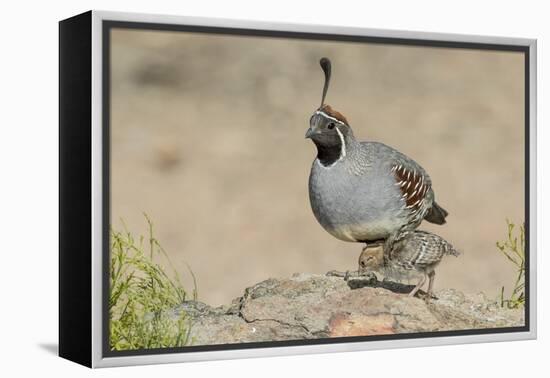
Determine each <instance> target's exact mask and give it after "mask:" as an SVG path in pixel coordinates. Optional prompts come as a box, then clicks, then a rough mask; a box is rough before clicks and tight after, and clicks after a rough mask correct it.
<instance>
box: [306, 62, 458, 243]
mask: <svg viewBox="0 0 550 378" xmlns="http://www.w3.org/2000/svg"><path fill="white" fill-rule="evenodd" d="M320 64H321V67H322V69H323V71H324V73H325V84H324V88H323V96H322V100H321V106H320V107H319V108H318V109H317V110H315V112H314V113H313V115H312V116H311V119H310V121H309V125H310V126H309V129H308V130H307V133H306V138H310V139H311V140H312V141H313V143H315V146H316V147H317V157H316V158H315V160H314V161H313V165H312V167H311V172H310V176H309V199H310V204H311V208H312V210H313V214H314V215H315V218H316V219H317V221H318V222H319V223H320V224H321V226H322V227H323V228H324V229H325V230H326V231H327V232H328V233H330V234H331V235H332V236H334V237H336V238H338V239H340V240H343V241H348V242H360V243H365V244H367V245H369V244H377V243H380V242H383V241H384V240H386V239H387V238H390V237H391V238H395V237H396V235H397V234H398V233H400V232H403V231H408V230H414V229H416V228H417V227H418V226H419V225H420V223H421V222H422V220H423V219H426V220H427V221H428V222H431V223H435V224H444V223H445V217H446V216H447V214H448V213H447V211H445V210H444V209H443V208H442V207H440V206H439V205H438V204H437V203H436V202H435V195H434V191H433V189H432V182H431V180H430V177H429V176H428V174H427V173H426V171H425V170H424V169H423V168H422V167H421V166H420V165H419V164H418V163H416V162H415V161H414V160H412V159H411V158H409V157H407V156H405V155H404V154H402V153H401V152H399V151H397V150H395V149H393V148H391V147H389V146H386V145H385V144H382V143H378V142H360V141H358V140H357V139H356V138H355V136H354V135H353V131H352V129H351V127H350V124H349V122H348V120H347V119H346V117H344V115H342V114H341V113H340V112H338V111H336V110H334V109H333V108H331V107H330V106H329V105H328V104H325V103H324V102H325V96H326V93H327V90H328V86H329V82H330V76H331V63H330V60H329V59H327V58H322V59H321V61H320ZM419 143H421V141H419ZM426 148H429V146H426Z"/></svg>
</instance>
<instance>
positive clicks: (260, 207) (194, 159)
mask: <svg viewBox="0 0 550 378" xmlns="http://www.w3.org/2000/svg"><path fill="white" fill-rule="evenodd" d="M112 36H113V37H112V38H113V39H112V42H113V43H112V162H111V164H112V172H111V175H112V192H111V195H112V223H113V226H114V227H115V228H118V227H120V225H121V223H120V219H124V221H125V222H126V224H127V225H128V227H129V229H130V230H132V231H134V232H135V233H145V231H146V224H145V220H144V218H143V215H142V213H143V212H146V213H147V214H149V216H150V217H151V218H152V219H153V221H154V222H155V228H156V235H157V237H158V239H159V240H160V241H161V243H162V244H163V246H164V247H165V249H166V250H167V251H168V253H169V254H170V257H171V259H172V260H173V262H174V263H175V265H176V267H177V269H178V270H179V272H180V273H181V275H182V277H183V279H184V282H186V283H189V282H190V281H189V277H188V275H187V273H186V268H185V264H186V263H188V264H189V265H190V266H191V267H192V269H193V271H194V272H195V274H196V276H197V280H198V285H199V296H200V299H201V300H202V301H204V302H207V303H209V304H212V305H216V304H221V303H228V302H230V300H231V299H232V298H233V297H235V296H237V295H239V294H241V293H242V290H243V288H244V287H246V286H248V285H252V284H254V283H256V282H258V281H261V280H262V279H265V278H268V277H281V276H289V275H290V274H292V273H294V272H311V273H324V272H326V271H329V270H332V269H336V270H346V269H354V268H356V262H357V257H358V255H359V252H360V250H361V246H360V245H358V244H353V243H345V242H341V241H338V240H336V239H334V238H333V237H332V236H330V235H329V234H327V233H326V232H325V231H324V230H323V229H322V228H321V227H320V226H319V225H318V224H317V222H316V220H315V218H314V217H313V214H312V212H311V209H310V206H309V199H308V193H307V181H308V175H309V169H310V166H311V162H312V161H313V159H314V158H315V148H314V146H313V144H312V143H311V142H310V141H309V140H305V139H304V133H305V131H306V129H307V126H308V120H309V117H310V115H311V114H312V112H313V111H314V110H315V109H316V107H317V106H319V101H320V94H321V88H322V73H321V70H320V69H319V66H318V60H319V58H320V57H321V56H329V57H330V58H331V59H332V61H333V81H332V86H331V89H330V91H329V94H328V97H327V102H328V103H330V104H331V105H332V106H333V107H334V108H336V109H337V110H339V111H341V112H342V113H343V114H345V115H346V117H347V118H348V120H349V121H350V124H351V126H352V127H353V129H354V132H355V135H356V136H357V137H358V138H359V139H362V140H376V141H380V142H383V143H386V144H388V145H391V146H393V147H395V148H397V149H399V150H400V151H402V152H404V153H405V154H407V155H408V156H410V157H412V158H413V159H415V160H416V161H417V162H419V163H420V164H421V165H422V166H423V167H424V168H425V169H426V170H427V171H428V172H429V174H430V176H431V178H432V181H433V184H434V189H435V192H436V197H437V200H438V202H439V203H440V204H441V205H442V206H443V207H444V208H446V209H447V210H448V211H449V213H450V216H449V217H448V224H446V225H445V226H434V225H430V224H427V223H424V224H423V225H422V226H421V228H424V229H427V230H430V231H433V232H436V233H438V234H439V235H441V236H443V237H445V238H446V239H448V240H449V241H450V242H452V243H453V244H454V245H455V246H456V247H457V248H458V249H459V250H460V251H462V252H463V255H462V256H461V257H459V258H454V257H449V258H447V260H444V261H443V263H442V264H441V265H440V268H439V269H438V276H437V279H436V288H437V289H442V288H457V289H459V290H462V291H465V292H477V291H484V292H486V293H487V294H488V295H489V296H493V295H494V296H495V297H496V295H497V293H498V291H499V289H500V286H502V285H505V286H507V287H509V286H510V285H512V284H513V277H514V268H513V266H511V265H510V264H509V263H508V262H507V261H506V260H505V259H504V258H503V257H502V256H501V255H500V254H499V252H498V251H497V249H496V248H495V242H496V241H497V240H501V239H503V238H504V236H505V233H506V223H505V220H506V218H509V219H511V220H512V221H514V222H516V223H521V222H523V218H524V216H523V213H524V204H523V196H524V191H523V181H524V169H523V144H524V135H523V119H524V118H523V117H524V112H523V90H524V88H523V57H522V56H521V55H520V54H518V53H511V52H489V51H478V50H464V49H442V48H426V47H405V46H389V45H379V44H359V43H334V42H330V43H327V42H318V41H302V40H282V39H275V38H252V37H246V38H245V37H230V36H213V35H201V34H190V33H173V32H143V31H125V30H116V31H114V32H113V35H112Z"/></svg>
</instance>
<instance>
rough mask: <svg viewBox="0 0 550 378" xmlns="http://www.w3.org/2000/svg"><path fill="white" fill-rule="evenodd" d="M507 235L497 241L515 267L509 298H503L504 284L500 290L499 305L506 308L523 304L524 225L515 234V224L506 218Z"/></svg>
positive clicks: (501, 250)
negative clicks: (514, 277)
mask: <svg viewBox="0 0 550 378" xmlns="http://www.w3.org/2000/svg"><path fill="white" fill-rule="evenodd" d="M506 223H507V225H508V237H507V239H506V240H504V241H502V242H497V243H496V245H497V248H498V250H499V251H500V252H501V253H502V254H503V255H504V256H505V257H506V258H507V259H508V260H509V261H510V262H512V264H514V265H515V266H516V268H517V275H516V280H515V282H514V287H513V289H512V293H511V295H510V297H509V298H507V299H505V298H504V286H503V287H502V288H501V290H500V305H501V306H502V307H504V306H507V307H508V308H518V307H521V306H524V304H525V226H524V225H523V224H522V225H521V226H520V227H519V235H516V234H517V233H518V232H517V231H516V225H515V224H513V223H511V222H510V221H509V220H506Z"/></svg>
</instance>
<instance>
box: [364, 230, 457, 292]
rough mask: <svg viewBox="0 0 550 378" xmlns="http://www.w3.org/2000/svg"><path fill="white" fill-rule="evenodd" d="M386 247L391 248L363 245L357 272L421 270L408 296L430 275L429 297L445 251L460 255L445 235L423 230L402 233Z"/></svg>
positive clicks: (449, 253) (447, 253)
mask: <svg viewBox="0 0 550 378" xmlns="http://www.w3.org/2000/svg"><path fill="white" fill-rule="evenodd" d="M386 244H387V243H386ZM386 247H387V246H386ZM388 248H391V250H389V251H388V250H386V251H384V249H382V248H366V247H365V248H364V249H363V252H361V255H360V256H359V272H360V273H365V272H371V271H375V270H376V271H382V272H384V273H386V272H389V273H390V275H391V274H393V273H394V272H395V270H397V271H399V270H413V269H414V270H416V271H418V272H420V273H422V277H421V278H420V281H419V282H418V285H416V287H415V288H414V289H413V290H412V291H411V292H410V293H409V296H411V297H413V296H414V295H415V294H416V292H417V291H418V290H419V289H420V288H421V287H422V286H423V285H424V283H425V282H426V279H429V283H428V298H429V297H431V295H432V290H433V284H434V279H435V268H436V266H437V265H438V264H439V263H440V262H441V259H442V258H443V256H445V255H453V256H458V255H459V252H458V251H457V250H455V249H454V248H453V246H452V245H451V244H450V243H449V242H447V241H446V240H445V239H443V238H442V237H440V236H437V235H435V234H432V233H430V232H425V231H407V232H404V233H401V234H399V235H398V236H397V237H396V239H395V240H393V242H392V244H391V246H389V247H388ZM392 271H394V272H392Z"/></svg>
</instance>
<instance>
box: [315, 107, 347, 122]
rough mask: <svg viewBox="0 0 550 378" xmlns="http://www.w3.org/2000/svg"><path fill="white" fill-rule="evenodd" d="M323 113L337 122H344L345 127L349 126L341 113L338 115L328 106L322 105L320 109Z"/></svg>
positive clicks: (337, 112)
mask: <svg viewBox="0 0 550 378" xmlns="http://www.w3.org/2000/svg"><path fill="white" fill-rule="evenodd" d="M320 110H321V111H322V112H323V113H326V114H328V115H329V116H331V117H334V118H336V119H337V120H338V121H341V122H344V123H345V124H346V125H348V126H349V123H348V120H347V119H346V117H344V115H343V114H342V113H340V112H339V111H337V110H334V109H332V107H331V106H330V105H329V104H325V105H323V107H322V108H321V109H320Z"/></svg>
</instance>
